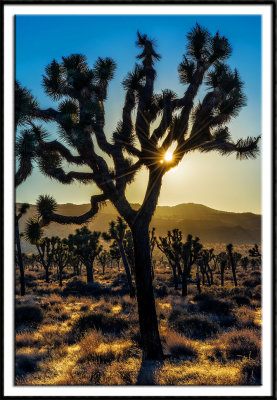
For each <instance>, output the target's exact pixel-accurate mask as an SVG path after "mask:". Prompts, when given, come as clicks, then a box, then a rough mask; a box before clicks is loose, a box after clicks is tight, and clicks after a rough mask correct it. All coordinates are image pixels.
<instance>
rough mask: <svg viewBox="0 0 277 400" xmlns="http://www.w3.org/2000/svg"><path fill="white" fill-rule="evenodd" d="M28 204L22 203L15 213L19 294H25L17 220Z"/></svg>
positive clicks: (25, 210) (24, 212)
mask: <svg viewBox="0 0 277 400" xmlns="http://www.w3.org/2000/svg"><path fill="white" fill-rule="evenodd" d="M29 207H30V205H29V204H28V203H23V204H22V205H21V206H20V208H19V210H18V214H17V215H15V241H16V249H17V263H18V265H19V270H20V294H21V296H24V295H25V278H24V264H23V258H22V252H21V244H20V234H19V225H18V223H19V220H20V218H21V217H22V215H24V214H26V212H27V210H28V208H29Z"/></svg>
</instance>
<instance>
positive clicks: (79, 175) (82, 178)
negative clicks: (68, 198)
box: [45, 168, 97, 184]
mask: <svg viewBox="0 0 277 400" xmlns="http://www.w3.org/2000/svg"><path fill="white" fill-rule="evenodd" d="M45 173H46V174H47V175H48V176H51V177H52V178H54V179H56V180H57V181H59V182H61V183H64V184H69V183H72V181H73V180H74V179H75V180H77V181H79V182H83V183H88V182H92V181H95V178H96V177H97V175H96V174H95V173H89V172H76V171H70V172H68V173H66V172H64V170H63V169H62V168H49V169H47V170H45Z"/></svg>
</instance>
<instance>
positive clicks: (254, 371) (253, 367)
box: [241, 359, 262, 385]
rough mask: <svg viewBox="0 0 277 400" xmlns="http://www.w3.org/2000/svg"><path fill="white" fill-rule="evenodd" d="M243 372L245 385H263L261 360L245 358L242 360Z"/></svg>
mask: <svg viewBox="0 0 277 400" xmlns="http://www.w3.org/2000/svg"><path fill="white" fill-rule="evenodd" d="M241 374H242V380H243V383H244V384H245V385H261V384H262V368H261V362H260V360H249V359H244V360H243V361H242V367H241Z"/></svg>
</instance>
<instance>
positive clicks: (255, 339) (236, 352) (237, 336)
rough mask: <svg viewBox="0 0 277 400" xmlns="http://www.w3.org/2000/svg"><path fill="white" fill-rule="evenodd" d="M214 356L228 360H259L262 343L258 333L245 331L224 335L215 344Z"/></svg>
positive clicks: (250, 330) (234, 331)
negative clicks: (244, 358)
mask: <svg viewBox="0 0 277 400" xmlns="http://www.w3.org/2000/svg"><path fill="white" fill-rule="evenodd" d="M214 355H215V356H216V357H217V358H222V359H227V360H230V359H232V360H236V359H243V357H246V358H248V359H257V360H259V359H260V357H261V342H260V338H259V333H258V331H257V330H253V329H243V330H240V331H238V330H233V331H230V332H225V333H223V334H222V335H221V336H220V337H219V338H218V340H217V342H216V343H215V346H214Z"/></svg>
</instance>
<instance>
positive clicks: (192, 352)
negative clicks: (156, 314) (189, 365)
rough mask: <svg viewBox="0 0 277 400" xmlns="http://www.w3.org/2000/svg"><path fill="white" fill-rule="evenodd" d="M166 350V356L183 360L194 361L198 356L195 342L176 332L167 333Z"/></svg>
mask: <svg viewBox="0 0 277 400" xmlns="http://www.w3.org/2000/svg"><path fill="white" fill-rule="evenodd" d="M164 350H165V353H166V354H171V355H172V356H173V357H176V358H181V359H194V358H196V357H197V356H198V352H197V347H196V345H195V344H194V343H193V341H192V340H189V339H187V338H186V337H185V336H183V335H181V334H180V333H177V332H174V331H167V334H166V336H165V345H164Z"/></svg>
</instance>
